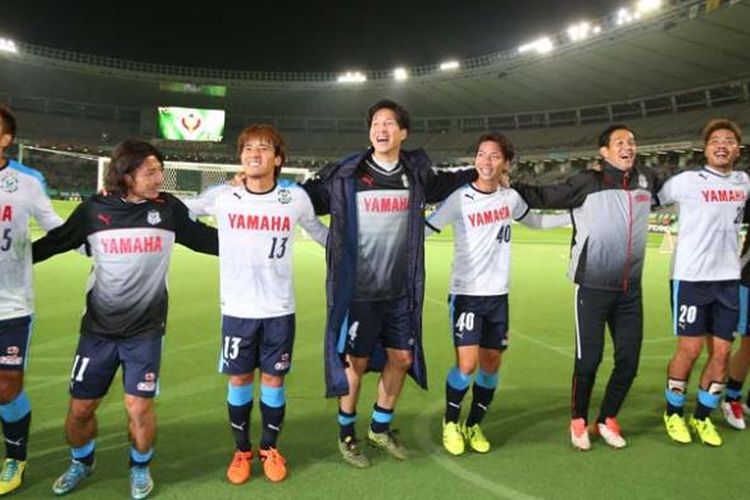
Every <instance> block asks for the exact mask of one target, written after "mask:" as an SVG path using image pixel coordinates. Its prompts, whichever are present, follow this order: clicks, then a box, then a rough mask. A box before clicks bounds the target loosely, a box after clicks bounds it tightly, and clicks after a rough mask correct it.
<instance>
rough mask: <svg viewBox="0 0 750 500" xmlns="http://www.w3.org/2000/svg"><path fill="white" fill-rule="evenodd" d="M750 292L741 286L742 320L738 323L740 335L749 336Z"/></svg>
mask: <svg viewBox="0 0 750 500" xmlns="http://www.w3.org/2000/svg"><path fill="white" fill-rule="evenodd" d="M749 295H750V290H749V289H748V288H747V287H746V286H743V285H740V320H739V321H738V322H737V331H738V332H740V335H747V312H748V311H747V307H748V299H749V298H750V297H749Z"/></svg>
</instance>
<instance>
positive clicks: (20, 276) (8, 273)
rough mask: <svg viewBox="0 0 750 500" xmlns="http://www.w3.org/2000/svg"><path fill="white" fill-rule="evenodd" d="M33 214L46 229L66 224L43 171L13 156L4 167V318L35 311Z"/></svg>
mask: <svg viewBox="0 0 750 500" xmlns="http://www.w3.org/2000/svg"><path fill="white" fill-rule="evenodd" d="M1 161H2V158H0V162H1ZM31 217H34V219H36V221H37V222H38V223H39V225H40V226H41V227H42V229H44V230H45V231H49V230H50V229H52V228H55V227H57V226H59V225H60V224H62V219H61V218H60V217H58V215H57V214H56V213H55V211H54V210H53V209H52V203H51V202H50V200H49V198H48V197H47V194H46V188H45V185H44V178H43V177H42V174H41V173H39V172H38V171H36V170H34V169H31V168H29V167H26V166H24V165H21V164H20V163H17V162H15V161H13V160H9V161H8V164H7V165H6V166H5V167H3V168H1V169H0V320H4V319H12V318H20V317H22V316H28V315H30V314H32V313H33V312H34V291H33V288H32V272H31V238H30V237H29V219H30V218H31Z"/></svg>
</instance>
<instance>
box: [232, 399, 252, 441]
mask: <svg viewBox="0 0 750 500" xmlns="http://www.w3.org/2000/svg"><path fill="white" fill-rule="evenodd" d="M252 409H253V401H252V400H250V402H249V403H247V404H244V405H242V406H235V405H232V404H230V403H227V410H228V411H229V426H230V428H231V429H232V437H233V438H234V444H235V446H236V447H237V449H238V450H240V451H250V450H252V447H251V446H250V412H251V411H252Z"/></svg>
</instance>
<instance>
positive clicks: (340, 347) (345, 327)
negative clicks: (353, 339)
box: [336, 312, 349, 354]
mask: <svg viewBox="0 0 750 500" xmlns="http://www.w3.org/2000/svg"><path fill="white" fill-rule="evenodd" d="M348 333H349V313H348V312H347V313H346V316H345V317H344V321H342V322H341V329H340V330H339V341H338V342H337V343H336V350H337V351H338V353H339V354H343V353H344V349H346V336H347V334H348Z"/></svg>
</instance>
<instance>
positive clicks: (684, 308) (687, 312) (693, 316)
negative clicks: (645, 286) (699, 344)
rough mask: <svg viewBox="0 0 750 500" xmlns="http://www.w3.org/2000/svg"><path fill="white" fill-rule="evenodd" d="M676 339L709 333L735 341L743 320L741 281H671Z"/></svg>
mask: <svg viewBox="0 0 750 500" xmlns="http://www.w3.org/2000/svg"><path fill="white" fill-rule="evenodd" d="M670 287H671V291H672V321H673V324H674V332H675V335H684V336H687V337H695V336H700V335H704V334H706V333H708V334H710V335H713V336H715V337H719V338H721V339H724V340H729V341H731V340H732V339H734V331H735V329H736V328H737V323H738V321H739V318H740V286H739V281H738V280H728V281H679V280H672V281H670Z"/></svg>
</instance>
